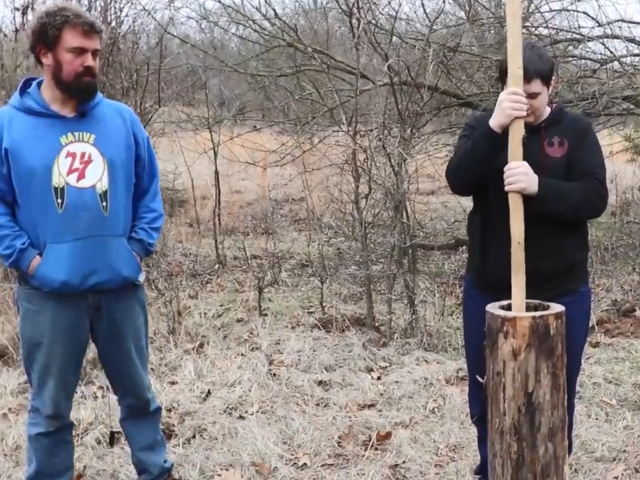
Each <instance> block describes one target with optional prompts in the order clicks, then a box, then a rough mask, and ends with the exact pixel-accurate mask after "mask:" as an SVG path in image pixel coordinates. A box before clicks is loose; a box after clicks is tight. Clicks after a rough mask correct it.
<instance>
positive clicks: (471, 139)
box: [446, 105, 609, 301]
mask: <svg viewBox="0 0 640 480" xmlns="http://www.w3.org/2000/svg"><path fill="white" fill-rule="evenodd" d="M490 116H491V114H490V113H481V114H475V115H473V116H472V117H471V119H470V120H469V121H468V122H467V124H466V125H465V126H464V127H463V129H462V132H461V134H460V137H459V138H458V144H457V145H456V148H455V151H454V153H453V156H452V157H451V159H450V160H449V164H448V165H447V170H446V178H447V182H448V184H449V187H450V188H451V191H452V192H453V193H454V194H455V195H460V196H464V197H469V196H472V197H473V208H472V209H471V212H470V213H469V218H468V222H467V234H468V237H469V257H468V260H467V273H468V274H469V275H470V276H471V277H472V278H473V280H474V281H475V282H476V284H477V285H478V287H479V288H480V289H481V290H483V291H485V292H486V293H488V294H490V295H496V296H498V297H499V298H504V299H508V298H509V297H510V294H511V234H510V230H509V203H508V197H507V193H506V192H505V191H504V167H505V165H506V164H507V148H508V146H507V144H508V129H506V130H505V131H504V132H503V133H502V134H499V133H497V132H496V131H494V130H493V129H492V128H491V127H490V126H489V118H490ZM523 149H524V151H523V153H524V160H525V161H526V162H528V163H529V165H531V168H532V169H533V171H534V172H535V173H536V174H537V175H538V177H539V183H538V193H537V195H535V196H533V197H529V196H524V217H525V220H524V221H525V260H526V276H527V298H531V299H536V300H543V301H551V300H553V299H555V298H558V296H561V295H563V294H566V293H569V292H571V291H572V290H575V289H577V288H579V287H580V286H581V285H582V284H584V283H586V282H587V281H588V278H589V273H588V256H589V232H588V226H587V221H588V220H591V219H594V218H597V217H599V216H600V215H602V214H603V213H604V211H605V209H606V207H607V202H608V198H609V193H608V189H607V178H606V167H605V162H604V158H603V154H602V148H601V147H600V142H599V141H598V138H597V137H596V134H595V131H594V129H593V127H592V125H591V123H590V122H589V120H587V119H586V118H585V117H583V116H581V115H578V114H575V113H570V112H568V111H566V110H565V109H564V108H563V107H562V106H561V105H554V106H553V107H552V110H551V113H550V114H549V116H548V117H547V118H546V119H545V120H544V121H542V122H541V123H539V124H536V125H526V127H525V137H524V140H523Z"/></svg>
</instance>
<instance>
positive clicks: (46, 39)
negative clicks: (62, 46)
mask: <svg viewBox="0 0 640 480" xmlns="http://www.w3.org/2000/svg"><path fill="white" fill-rule="evenodd" d="M67 27H77V28H79V29H81V30H82V31H83V32H85V33H87V34H90V35H97V36H98V37H100V38H102V31H103V30H102V27H101V26H100V24H99V23H98V22H96V21H95V20H94V19H93V18H92V17H91V16H90V15H88V14H87V13H86V12H85V11H84V10H82V9H81V8H80V7H79V6H77V5H75V4H73V3H62V4H57V5H51V6H49V7H47V8H45V9H43V10H41V11H40V12H39V13H38V15H36V17H35V19H34V22H33V24H32V25H31V28H30V29H29V51H30V52H31V54H32V55H33V58H34V60H35V62H36V64H37V65H38V66H40V67H41V66H42V60H41V59H40V54H41V53H42V52H41V51H40V50H41V49H44V50H45V51H48V52H52V51H53V50H55V48H56V47H57V46H58V42H60V37H61V36H62V32H63V30H64V29H65V28H67Z"/></svg>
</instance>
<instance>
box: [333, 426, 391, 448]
mask: <svg viewBox="0 0 640 480" xmlns="http://www.w3.org/2000/svg"><path fill="white" fill-rule="evenodd" d="M392 438H393V432H392V431H390V430H378V431H376V432H375V433H374V434H369V435H367V436H366V437H365V439H364V440H363V441H360V442H359V441H358V435H357V433H356V431H355V429H354V428H353V425H349V427H348V428H347V430H346V431H345V432H343V433H341V434H340V435H338V439H337V444H338V446H340V447H342V448H350V447H362V448H364V449H365V450H366V451H369V450H372V449H373V450H377V449H380V448H382V447H383V446H385V445H387V444H388V443H389V442H390V441H391V439H392Z"/></svg>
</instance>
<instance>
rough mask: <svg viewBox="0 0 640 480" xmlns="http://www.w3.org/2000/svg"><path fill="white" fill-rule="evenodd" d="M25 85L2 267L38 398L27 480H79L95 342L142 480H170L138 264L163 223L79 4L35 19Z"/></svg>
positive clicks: (147, 150) (154, 170)
mask: <svg viewBox="0 0 640 480" xmlns="http://www.w3.org/2000/svg"><path fill="white" fill-rule="evenodd" d="M30 37H31V38H30V51H31V53H32V54H33V57H34V59H35V62H36V64H37V65H38V66H39V67H40V68H41V69H42V72H43V76H42V77H41V78H37V77H28V78H25V79H24V80H23V81H22V82H21V84H20V86H19V87H18V90H17V91H16V92H15V93H14V95H13V96H12V98H11V100H10V102H9V104H8V105H5V106H3V107H2V108H0V144H1V146H2V157H1V159H0V162H1V168H0V259H1V260H2V262H3V264H4V265H5V266H6V267H8V268H11V269H14V270H15V271H17V278H18V280H17V285H16V303H17V306H18V313H19V331H20V342H21V343H20V349H21V356H22V363H23V366H24V369H25V371H26V374H27V378H28V381H29V385H30V387H31V399H30V406H29V414H28V423H27V471H26V480H72V479H73V478H74V444H73V437H72V430H73V423H72V422H71V419H70V414H71V409H72V401H73V396H74V392H75V390H76V387H77V384H78V381H79V379H80V372H81V368H82V364H83V359H84V357H85V354H86V350H87V347H88V344H89V341H90V340H91V341H93V343H94V344H95V345H96V348H97V351H98V357H99V359H100V362H101V364H102V366H103V368H104V371H105V374H106V376H107V378H108V380H109V383H110V384H111V387H112V389H113V391H114V393H115V395H116V396H117V397H118V403H119V405H120V412H121V416H120V424H121V426H122V430H123V432H124V435H125V437H126V439H127V442H128V444H129V447H130V449H131V459H132V463H133V466H134V467H135V470H136V472H137V475H138V478H139V479H140V480H164V479H168V478H170V477H171V471H172V469H173V463H172V462H171V461H170V460H169V459H168V458H167V446H166V442H165V438H164V436H163V434H162V431H161V429H160V417H161V412H162V409H161V406H160V405H159V404H158V402H157V400H156V398H155V396H154V394H153V392H152V389H151V384H150V380H149V374H148V359H149V351H148V320H147V305H146V295H145V289H144V287H143V284H142V282H143V280H144V274H143V270H142V262H143V260H144V259H145V258H146V257H148V256H149V255H151V254H152V253H153V252H154V249H155V245H156V242H157V240H158V237H159V235H160V231H161V228H162V224H163V221H164V212H163V207H162V200H161V196H160V188H159V178H158V164H157V162H156V157H155V154H154V151H153V148H152V146H151V142H150V140H149V137H148V135H147V133H146V132H145V129H144V127H143V126H142V124H141V122H140V119H139V118H138V117H137V116H136V114H135V113H134V112H133V111H132V110H131V109H130V108H129V107H127V106H126V105H124V104H122V103H119V102H115V101H113V100H109V99H106V98H104V97H103V96H102V94H101V93H100V92H99V90H98V83H97V78H98V64H99V55H100V45H101V40H102V28H101V27H100V25H99V24H98V23H97V22H96V21H94V20H93V19H92V18H91V17H90V16H89V15H87V14H86V13H85V12H84V11H83V10H81V9H80V8H78V7H77V6H75V5H74V4H71V3H65V4H62V5H56V6H53V7H49V8H47V9H45V10H43V11H42V12H40V13H39V14H38V15H37V16H36V18H35V21H34V24H33V26H32V27H31V30H30Z"/></svg>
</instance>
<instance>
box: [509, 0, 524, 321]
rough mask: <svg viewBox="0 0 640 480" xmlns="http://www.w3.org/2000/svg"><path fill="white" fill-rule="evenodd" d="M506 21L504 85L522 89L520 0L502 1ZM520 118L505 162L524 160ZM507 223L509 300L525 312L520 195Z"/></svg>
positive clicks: (512, 202) (513, 198)
mask: <svg viewBox="0 0 640 480" xmlns="http://www.w3.org/2000/svg"><path fill="white" fill-rule="evenodd" d="M505 2H506V20H507V87H515V88H519V89H520V90H522V89H523V84H524V79H523V68H522V5H521V3H520V0H505ZM523 137H524V119H522V118H518V119H515V120H514V121H513V122H511V125H509V150H508V158H509V162H521V161H523V160H524V158H523V153H522V139H523ZM509 226H510V228H511V301H512V304H513V307H514V308H513V309H514V311H516V312H524V311H525V301H526V298H527V295H526V276H525V263H524V206H523V204H522V195H521V194H519V193H509Z"/></svg>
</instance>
